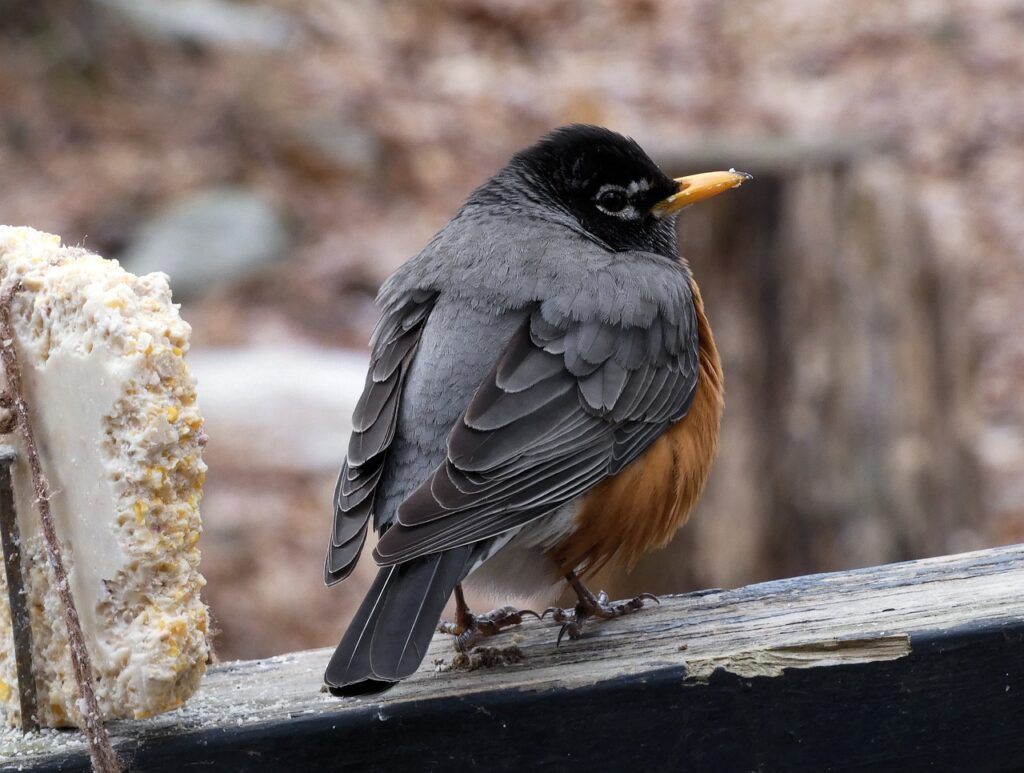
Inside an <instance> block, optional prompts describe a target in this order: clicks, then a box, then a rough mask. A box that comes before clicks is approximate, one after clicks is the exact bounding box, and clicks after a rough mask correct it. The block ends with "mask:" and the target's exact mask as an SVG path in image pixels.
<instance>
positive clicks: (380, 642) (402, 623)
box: [324, 546, 472, 695]
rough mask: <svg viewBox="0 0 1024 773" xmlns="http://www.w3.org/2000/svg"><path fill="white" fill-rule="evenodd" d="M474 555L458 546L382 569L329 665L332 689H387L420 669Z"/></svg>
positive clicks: (354, 692)
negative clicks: (454, 590)
mask: <svg viewBox="0 0 1024 773" xmlns="http://www.w3.org/2000/svg"><path fill="white" fill-rule="evenodd" d="M471 553H472V547H471V546H467V547H463V548H455V549H454V550H446V551H445V552H443V553H435V554H432V555H429V556H424V557H423V558H417V559H415V560H413V561H409V562H407V563H404V564H399V565H398V566H386V567H384V568H382V569H381V570H380V571H379V572H378V573H377V578H376V579H375V580H374V581H373V585H371V586H370V590H369V591H368V592H367V594H366V598H365V599H363V603H362V604H361V605H360V607H359V611H358V612H356V616H355V618H354V619H353V620H352V623H351V624H350V625H349V628H348V630H347V631H346V632H345V636H344V638H342V640H341V644H339V645H338V648H337V649H336V650H335V651H334V655H333V656H332V657H331V662H330V663H329V664H328V665H327V673H326V674H325V675H324V681H325V682H327V684H328V686H329V687H331V692H332V693H334V694H335V695H363V694H366V693H373V692H382V691H383V690H386V689H388V688H389V687H390V686H391V685H393V684H394V683H395V682H397V681H399V680H401V679H405V678H406V677H407V676H410V675H411V674H412V673H413V672H415V671H416V669H417V668H418V667H419V665H420V663H422V662H423V658H424V657H425V656H426V654H427V646H428V645H429V644H430V639H431V637H433V635H434V631H435V630H436V628H437V622H438V620H440V618H441V612H442V611H443V610H444V605H445V604H446V603H447V602H448V597H449V596H451V594H452V590H453V589H454V588H455V586H456V585H457V584H458V583H459V582H461V581H462V579H463V577H465V575H466V572H467V571H468V570H469V568H470V555H471Z"/></svg>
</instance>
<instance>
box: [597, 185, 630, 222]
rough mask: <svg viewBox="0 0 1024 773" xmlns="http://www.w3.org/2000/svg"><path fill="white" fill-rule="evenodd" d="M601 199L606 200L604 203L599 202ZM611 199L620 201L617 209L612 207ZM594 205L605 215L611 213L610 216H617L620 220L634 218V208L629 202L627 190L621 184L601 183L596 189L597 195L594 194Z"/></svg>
mask: <svg viewBox="0 0 1024 773" xmlns="http://www.w3.org/2000/svg"><path fill="white" fill-rule="evenodd" d="M609 194H618V196H615V197H612V196H609ZM620 197H621V198H620ZM602 199H605V200H606V203H605V204H604V205H602V204H601V200H602ZM613 200H615V201H622V206H621V207H619V208H618V209H615V208H613V207H612V201H613ZM594 206H595V207H597V208H598V209H599V210H601V211H602V212H604V213H605V214H606V215H611V216H612V217H617V218H619V219H621V220H635V219H636V208H635V207H634V206H633V205H632V204H630V203H629V192H628V191H627V190H626V189H625V188H623V187H622V186H621V185H612V184H608V185H602V186H601V188H600V189H599V190H598V192H597V195H595V196H594Z"/></svg>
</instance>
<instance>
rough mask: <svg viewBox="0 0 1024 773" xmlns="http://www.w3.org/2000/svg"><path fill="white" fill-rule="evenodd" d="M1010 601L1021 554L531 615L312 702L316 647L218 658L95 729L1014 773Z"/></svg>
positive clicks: (350, 750)
mask: <svg viewBox="0 0 1024 773" xmlns="http://www.w3.org/2000/svg"><path fill="white" fill-rule="evenodd" d="M1022 589H1024V546H1011V547H1003V548H995V549H991V550H984V551H978V552H974V553H965V554H961V555H954V556H945V557H941V558H934V559H927V560H922V561H914V562H909V563H902V564H893V565H888V566H881V567H873V568H869V569H862V570H856V571H851V572H842V573H836V574H824V575H812V576H807V577H799V578H794V579H789V580H779V581H775V582H769V583H763V584H759V585H752V586H748V587H744V588H739V589H736V590H710V591H705V592H702V593H695V594H688V595H685V596H676V597H671V598H666V599H665V600H664V602H663V603H662V604H661V605H660V606H657V607H652V608H650V609H645V610H643V611H642V612H640V613H638V614H636V615H634V616H631V617H627V618H621V619H619V620H615V621H611V622H608V623H605V624H599V625H595V626H593V627H592V628H590V629H589V630H588V632H587V634H586V635H585V638H583V639H582V640H580V641H575V642H568V643H563V644H562V646H560V647H557V648H556V647H555V644H554V639H555V636H556V633H557V626H552V625H551V624H550V623H534V622H531V623H529V624H527V625H525V626H523V627H522V629H521V630H520V631H518V632H516V633H510V634H505V635H503V636H501V637H498V638H496V639H495V640H494V643H495V645H496V646H498V647H504V648H506V649H505V650H504V651H502V650H500V649H498V650H494V651H491V652H489V653H477V654H476V655H475V656H474V658H471V659H470V661H471V662H470V663H464V664H463V665H462V667H457V668H453V667H452V666H453V655H454V652H453V651H452V649H451V645H450V642H449V641H448V640H445V639H443V638H442V637H440V636H438V637H435V640H434V642H433V644H432V647H431V651H430V653H429V655H428V657H427V660H426V663H425V665H424V666H423V667H422V668H421V669H420V671H419V672H418V673H417V674H416V675H415V676H414V677H412V678H411V679H409V680H408V681H406V682H404V683H402V684H400V685H398V686H397V687H395V688H394V689H393V690H391V691H390V692H388V693H386V694H384V695H383V696H375V697H371V698H364V699H336V698H333V697H331V696H329V695H327V694H324V693H321V692H320V680H321V675H322V672H323V669H324V666H325V665H326V662H327V659H328V657H329V654H330V651H329V650H327V649H323V650H312V651H308V652H299V653H294V654H289V655H283V656H279V657H275V658H270V659H268V660H258V661H246V662H236V663H226V664H223V665H220V666H216V667H214V668H212V669H211V670H210V673H209V675H208V676H207V677H206V680H205V682H204V684H203V686H202V687H201V689H200V690H199V692H198V693H197V695H196V696H195V697H194V698H193V699H192V700H191V701H190V702H189V704H188V705H187V706H185V707H184V708H182V709H180V710H178V711H176V712H173V713H170V714H166V715H163V716H161V717H157V718H154V719H151V720H146V721H142V722H121V723H115V724H113V725H112V726H111V732H112V736H113V738H114V740H115V743H116V745H117V748H118V751H119V752H120V753H122V754H123V755H124V756H125V757H126V758H128V759H130V760H132V764H133V769H136V770H146V771H150V770H153V771H163V770H167V771H170V770H188V769H191V767H192V766H196V767H206V766H212V767H208V768H207V769H215V770H218V771H222V770H291V771H298V770H305V769H319V770H366V769H380V770H389V771H390V770H424V769H428V770H429V769H438V768H441V767H449V766H450V765H452V764H462V765H465V766H466V768H465V769H469V770H472V769H475V767H477V766H486V767H487V769H488V770H523V769H545V768H552V769H554V768H565V767H566V766H573V767H575V766H588V767H583V768H582V769H593V770H614V769H619V768H623V767H627V766H629V767H635V766H637V765H645V766H647V767H648V768H650V769H654V770H661V769H672V770H681V769H686V770H752V769H761V770H890V769H891V770H917V769H922V768H927V767H937V768H939V769H943V770H957V769H963V770H967V769H970V770H979V771H981V770H1000V769H1014V768H1017V767H1021V766H1024V722H1022V721H1021V720H1022V719H1024V594H1022V592H1021V591H1022ZM516 648H517V649H516ZM488 661H495V662H499V663H502V662H503V663H505V664H504V665H487V662H488ZM474 665H476V666H478V667H476V668H471V667H472V666H474ZM0 761H2V764H3V767H2V769H3V770H15V769H20V770H44V769H45V770H87V769H88V761H87V757H86V756H85V752H84V749H83V747H82V745H81V743H80V742H79V741H78V736H77V735H75V734H73V733H68V732H64V733H61V732H55V731H49V732H44V733H42V734H30V735H28V736H23V735H22V734H21V733H20V732H18V731H13V730H9V731H6V732H5V733H4V734H2V735H0Z"/></svg>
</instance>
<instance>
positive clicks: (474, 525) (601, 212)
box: [324, 124, 750, 696]
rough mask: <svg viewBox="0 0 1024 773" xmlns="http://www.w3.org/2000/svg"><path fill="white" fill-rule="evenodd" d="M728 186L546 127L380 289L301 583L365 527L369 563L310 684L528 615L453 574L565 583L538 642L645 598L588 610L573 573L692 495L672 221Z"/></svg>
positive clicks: (707, 456)
mask: <svg viewBox="0 0 1024 773" xmlns="http://www.w3.org/2000/svg"><path fill="white" fill-rule="evenodd" d="M748 179H750V175H748V174H745V173H742V172H736V171H735V170H730V171H728V172H709V173H703V174H696V175H690V176H687V177H681V178H675V179H672V178H670V177H668V176H667V175H666V174H664V173H663V172H662V171H661V169H660V168H659V167H658V166H657V165H656V164H655V162H654V161H653V160H652V159H651V158H650V157H649V156H648V155H647V153H645V152H644V151H643V149H642V148H641V147H640V145H639V144H638V143H637V142H636V141H635V140H633V139H631V138H629V137H626V136H624V135H622V134H619V133H617V132H615V131H612V130H611V129H607V128H604V127H599V126H590V125H580V124H575V125H570V126H565V127H561V128H558V129H556V130H554V131H552V132H550V133H549V134H547V135H545V136H544V137H542V138H540V139H539V140H538V141H537V142H536V143H535V144H533V145H532V146H530V147H528V148H526V149H524V150H522V151H520V152H518V153H516V154H515V155H514V156H513V157H512V158H511V159H510V160H509V161H508V163H507V164H506V165H505V166H504V167H503V168H501V169H500V170H499V171H498V172H497V173H495V174H494V175H493V176H492V177H491V178H490V179H488V180H487V181H486V182H484V183H483V184H482V185H480V186H479V187H478V188H477V189H476V190H475V191H473V192H472V193H471V194H470V195H469V197H468V198H467V199H466V200H465V202H464V204H463V205H462V206H461V208H460V209H459V210H458V211H457V213H456V214H455V216H454V217H453V218H452V219H451V220H450V221H449V222H448V223H447V224H446V225H445V226H444V227H443V228H442V229H441V230H440V231H439V232H438V233H437V234H436V235H435V236H434V237H433V238H432V239H431V241H430V242H429V243H428V244H427V246H426V247H425V248H424V249H423V250H422V251H421V252H420V253H419V254H417V255H416V256H415V257H413V258H412V259H410V260H408V261H407V262H406V263H405V264H403V265H402V266H400V267H399V268H398V269H397V270H396V271H395V272H394V273H393V274H392V275H391V276H390V277H389V278H388V279H387V280H386V281H385V282H384V284H383V285H382V287H381V290H380V292H379V295H378V299H377V301H378V305H379V306H380V308H381V317H380V320H379V322H378V324H377V326H376V327H375V329H374V332H373V334H372V337H371V354H370V362H369V368H368V372H367V376H366V381H365V386H364V389H363V392H362V394H361V396H360V398H359V401H358V403H357V405H356V407H355V410H354V415H353V422H352V427H353V428H352V435H351V438H350V441H349V446H348V453H347V456H346V458H345V460H344V462H343V464H342V468H341V473H340V475H339V478H338V484H337V487H336V490H335V495H334V520H333V528H332V532H331V537H330V544H329V547H328V550H327V558H326V562H325V566H324V579H325V582H326V583H327V584H328V585H333V584H334V583H337V582H340V581H341V580H343V579H345V578H346V577H347V576H349V574H350V573H351V572H352V570H353V568H354V567H355V565H356V562H357V561H358V560H359V557H360V554H361V552H362V548H363V546H364V543H365V540H366V538H367V532H368V530H369V528H370V527H371V525H372V528H373V529H374V530H375V532H376V533H377V534H378V536H379V539H378V541H377V544H376V547H375V548H374V550H373V559H374V561H375V562H376V564H377V565H378V567H379V568H378V571H377V575H376V577H375V579H374V580H373V582H372V584H371V585H370V588H369V590H368V591H367V594H366V597H365V598H364V600H363V602H362V604H361V605H360V607H359V608H358V610H357V612H356V614H355V616H354V618H353V619H352V621H351V623H350V624H349V626H348V628H347V630H346V632H345V634H344V636H343V637H342V639H341V642H340V643H339V645H338V647H337V649H336V650H335V652H334V654H333V656H332V657H331V659H330V661H329V664H328V666H327V669H326V672H325V675H324V681H325V683H326V685H327V687H328V688H329V689H330V691H331V692H332V693H334V694H335V695H340V696H349V695H364V694H372V693H376V692H381V691H383V690H386V689H388V688H389V687H391V686H392V685H394V684H395V683H397V682H399V681H401V680H402V679H405V678H406V677H409V676H410V675H411V674H413V673H414V672H415V671H416V670H417V668H418V667H419V665H420V663H421V662H422V660H423V658H424V656H425V654H426V650H427V646H428V644H429V643H430V640H431V638H432V636H433V634H434V633H435V631H436V630H438V629H439V630H442V631H445V632H448V633H451V634H453V635H455V642H456V645H457V646H459V647H461V648H463V649H465V648H467V647H469V646H471V645H472V644H474V643H475V642H477V641H479V640H481V639H482V638H483V637H485V636H488V635H492V634H494V633H497V632H499V631H501V630H503V629H505V628H507V627H509V626H511V625H515V624H519V623H521V622H522V621H523V620H524V619H525V618H526V617H529V616H534V617H539V615H537V613H536V612H533V611H531V610H522V611H520V610H517V609H516V608H514V607H501V608H498V609H495V610H494V611H492V612H489V613H486V614H479V615H477V614H474V613H473V612H472V611H471V610H470V609H469V607H468V606H467V604H466V601H465V595H464V593H463V583H467V582H468V583H469V584H471V585H472V586H473V587H474V588H475V587H480V588H482V589H485V590H488V591H490V592H492V593H506V594H511V593H514V594H517V595H520V596H531V595H536V594H538V593H539V592H542V591H545V590H549V591H550V590H551V589H553V588H556V587H558V586H559V585H560V584H561V583H567V584H568V585H569V586H570V587H571V588H572V589H573V590H574V591H575V592H576V594H577V596H578V599H579V601H578V603H577V604H576V605H575V607H573V608H570V609H558V608H552V609H551V610H548V611H550V612H551V615H552V617H553V618H554V619H555V620H556V621H558V622H560V623H561V624H562V628H561V631H560V632H559V635H558V640H559V642H560V641H561V639H562V636H563V635H564V634H567V635H568V636H569V638H570V639H575V638H579V637H580V636H581V635H583V631H584V628H585V625H586V624H587V623H588V621H594V622H596V621H597V620H600V619H607V618H612V617H618V616H619V615H623V614H628V613H631V612H635V611H637V610H639V609H640V608H642V607H643V606H644V602H645V601H647V600H650V599H655V597H654V596H652V595H650V594H642V595H640V596H637V597H635V598H633V599H630V600H628V601H622V602H610V601H609V600H608V597H607V595H606V594H604V593H603V592H602V593H599V594H594V593H593V592H592V591H591V590H590V589H589V588H588V587H587V585H586V584H585V579H586V578H588V577H589V576H591V575H592V574H593V573H594V572H596V571H597V570H598V569H600V568H602V567H604V566H607V565H621V566H625V567H629V566H631V565H633V564H634V563H635V562H636V561H637V560H638V559H639V557H640V556H641V555H643V554H644V553H646V552H647V551H649V550H652V549H654V548H656V547H662V546H664V545H665V544H666V543H667V542H668V540H669V539H670V538H671V537H672V536H673V534H674V533H675V532H676V530H677V529H678V528H679V527H680V526H682V525H683V523H685V521H686V520H687V518H688V516H689V513H690V511H691V510H692V508H693V507H694V505H695V503H696V502H697V500H698V498H699V497H700V494H701V492H702V490H703V488H704V484H705V482H706V480H707V477H708V473H709V471H710V469H711V464H712V460H713V458H714V456H715V453H716V450H717V446H718V437H719V427H720V422H721V415H722V410H723V404H724V398H723V394H724V393H723V388H724V387H723V373H722V364H721V358H720V356H719V354H718V351H717V349H716V347H715V342H714V336H713V334H712V331H711V327H710V324H709V322H708V318H707V315H706V313H705V310H704V303H703V300H702V297H701V293H700V290H699V288H698V286H697V284H696V282H695V281H694V278H693V275H692V272H691V270H690V268H689V266H688V264H687V263H686V262H685V261H684V260H683V259H682V258H680V256H679V255H678V250H677V241H676V222H675V221H676V215H677V213H678V212H679V211H680V210H681V209H683V208H684V207H686V206H688V205H690V204H693V203H696V202H698V201H702V200H704V199H706V198H709V197H711V196H714V195H717V194H719V193H721V192H723V191H726V190H729V189H730V188H734V187H737V186H739V185H740V184H742V183H743V182H745V181H746V180H748ZM453 594H454V595H455V599H456V613H455V621H454V622H453V623H452V622H449V623H440V624H439V620H440V617H441V615H442V613H443V611H444V607H445V605H446V603H447V602H448V600H449V599H450V598H451V596H452V595H453Z"/></svg>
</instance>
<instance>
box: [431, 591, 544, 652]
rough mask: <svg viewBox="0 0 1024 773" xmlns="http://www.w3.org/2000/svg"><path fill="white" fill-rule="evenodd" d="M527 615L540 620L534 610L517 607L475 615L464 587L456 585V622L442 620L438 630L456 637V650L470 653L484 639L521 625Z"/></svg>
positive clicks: (500, 608) (501, 608) (502, 608)
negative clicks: (463, 592)
mask: <svg viewBox="0 0 1024 773" xmlns="http://www.w3.org/2000/svg"><path fill="white" fill-rule="evenodd" d="M526 615H533V616H534V617H535V618H537V619H538V620H540V615H538V614H537V613H536V612H534V611H533V610H532V609H516V608H515V607H499V608H498V609H492V610H491V611H490V612H487V613H486V614H483V615H474V614H473V613H472V612H471V611H470V609H469V606H468V605H467V604H466V599H465V597H464V596H463V595H462V586H461V585H456V586H455V622H454V623H449V622H448V621H446V620H442V621H441V623H440V624H439V625H438V626H437V630H438V631H440V632H441V633H447V634H451V635H452V636H454V637H455V649H457V650H459V652H469V650H470V649H472V648H473V647H474V646H475V645H476V644H478V643H479V642H480V641H481V640H482V639H486V638H487V637H488V636H494V635H495V634H498V633H501V631H502V630H504V629H505V628H511V627H512V626H513V625H519V624H520V623H522V622H523V617H524V616H526Z"/></svg>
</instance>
